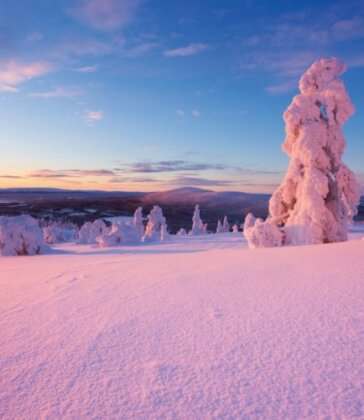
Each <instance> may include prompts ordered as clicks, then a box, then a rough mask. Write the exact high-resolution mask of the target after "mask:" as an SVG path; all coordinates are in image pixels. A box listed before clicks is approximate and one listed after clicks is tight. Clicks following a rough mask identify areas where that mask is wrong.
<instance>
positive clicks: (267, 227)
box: [244, 213, 283, 248]
mask: <svg viewBox="0 0 364 420" xmlns="http://www.w3.org/2000/svg"><path fill="white" fill-rule="evenodd" d="M244 236H245V239H246V240H247V241H248V244H249V248H266V247H269V246H280V245H282V239H283V234H282V232H281V231H280V230H279V228H278V226H277V225H276V223H275V221H274V220H273V219H272V218H268V219H267V220H266V221H265V222H263V220H262V219H260V218H258V219H256V218H255V217H254V216H253V215H252V214H251V213H249V214H248V215H247V216H246V218H245V223H244Z"/></svg>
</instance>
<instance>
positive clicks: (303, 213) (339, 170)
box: [246, 58, 359, 246]
mask: <svg viewBox="0 0 364 420" xmlns="http://www.w3.org/2000/svg"><path fill="white" fill-rule="evenodd" d="M345 69H346V68H345V65H344V64H343V63H341V62H340V61H339V60H338V59H336V58H327V59H321V60H318V61H316V62H315V63H314V64H313V65H312V66H311V67H310V68H309V69H308V70H307V72H306V73H305V74H304V75H303V76H302V77H301V80H300V84H299V87H300V91H301V93H300V94H299V95H297V96H295V97H294V98H293V101H292V103H291V104H290V105H289V107H288V108H287V110H286V111H285V113H284V114H283V118H284V121H285V123H286V139H285V141H284V144H283V150H284V151H285V152H286V153H287V154H288V156H290V158H291V160H290V163H289V166H288V169H287V172H286V174H285V177H284V179H283V182H282V184H281V185H280V186H279V188H278V189H277V190H276V191H275V193H274V194H273V196H272V198H271V199H270V202H269V213H270V217H269V218H268V219H267V221H266V222H264V223H266V224H268V225H270V224H272V223H275V224H276V225H280V226H281V227H282V231H283V244H293V245H303V244H320V243H328V242H339V241H345V240H347V226H348V224H349V223H350V222H351V220H352V217H353V215H355V213H356V207H357V205H358V203H359V186H358V183H357V182H356V180H355V176H354V174H353V173H352V171H351V170H350V169H349V168H348V167H347V166H345V165H344V164H343V163H342V155H343V152H344V148H345V139H344V136H343V132H342V129H341V126H342V125H343V124H344V123H345V122H346V120H347V119H348V118H349V117H350V116H351V115H352V114H353V112H354V107H353V105H352V103H351V101H350V99H349V96H348V93H347V92H346V90H345V87H344V84H343V82H342V80H341V79H340V78H339V76H340V75H341V74H342V73H343V72H344V71H345ZM255 229H257V231H259V234H258V232H257V234H253V231H254V230H255ZM262 229H263V227H262V223H261V222H256V223H255V224H254V226H249V227H248V231H247V232H246V236H247V238H257V237H260V236H261V235H260V233H261V230H262ZM269 229H270V228H269ZM248 240H249V239H248ZM254 240H255V239H254ZM263 242H265V241H263ZM275 245H276V243H271V244H266V245H265V246H275Z"/></svg>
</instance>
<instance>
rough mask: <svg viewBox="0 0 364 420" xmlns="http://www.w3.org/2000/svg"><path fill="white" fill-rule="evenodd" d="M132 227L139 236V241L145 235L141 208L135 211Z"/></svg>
mask: <svg viewBox="0 0 364 420" xmlns="http://www.w3.org/2000/svg"><path fill="white" fill-rule="evenodd" d="M133 225H134V227H135V229H136V231H137V232H138V234H139V238H140V239H141V238H142V237H143V235H144V233H145V227H144V224H143V209H142V208H141V207H138V208H137V209H136V210H135V213H134V217H133Z"/></svg>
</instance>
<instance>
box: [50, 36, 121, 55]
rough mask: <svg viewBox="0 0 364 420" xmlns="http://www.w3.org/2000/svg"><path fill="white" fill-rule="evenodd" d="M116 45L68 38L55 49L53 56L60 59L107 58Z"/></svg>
mask: <svg viewBox="0 0 364 420" xmlns="http://www.w3.org/2000/svg"><path fill="white" fill-rule="evenodd" d="M115 48H116V46H115V43H114V42H113V41H112V40H111V41H108V42H105V41H104V40H100V39H97V38H72V37H71V38H67V39H64V40H63V41H61V42H60V43H58V44H57V45H56V46H55V47H54V48H53V55H54V56H55V57H56V58H59V59H65V58H68V57H69V56H71V57H72V56H77V57H87V56H89V57H98V56H106V55H109V54H111V53H113V52H114V51H115Z"/></svg>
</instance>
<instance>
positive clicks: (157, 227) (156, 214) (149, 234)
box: [142, 206, 167, 242]
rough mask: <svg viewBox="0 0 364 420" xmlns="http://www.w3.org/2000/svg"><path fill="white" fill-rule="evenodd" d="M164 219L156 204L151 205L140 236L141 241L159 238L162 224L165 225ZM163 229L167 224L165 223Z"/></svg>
mask: <svg viewBox="0 0 364 420" xmlns="http://www.w3.org/2000/svg"><path fill="white" fill-rule="evenodd" d="M165 223H166V219H165V218H164V216H163V212H162V209H161V208H160V207H158V206H153V208H152V210H151V211H150V213H149V215H148V224H147V226H146V228H145V234H144V236H143V238H142V241H143V242H157V241H160V240H161V230H162V226H163V225H165ZM164 229H165V230H166V229H167V225H165V228H164Z"/></svg>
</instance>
